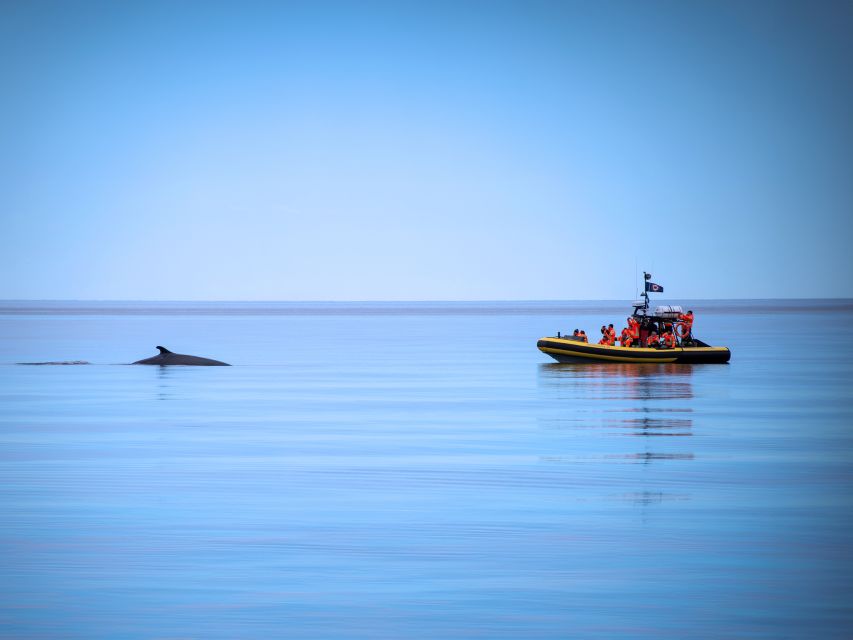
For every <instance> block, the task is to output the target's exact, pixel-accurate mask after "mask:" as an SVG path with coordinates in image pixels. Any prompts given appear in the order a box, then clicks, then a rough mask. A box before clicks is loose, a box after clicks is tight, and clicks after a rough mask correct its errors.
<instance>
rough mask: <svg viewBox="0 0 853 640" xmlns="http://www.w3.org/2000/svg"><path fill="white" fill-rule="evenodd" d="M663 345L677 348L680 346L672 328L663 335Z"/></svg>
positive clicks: (668, 347)
mask: <svg viewBox="0 0 853 640" xmlns="http://www.w3.org/2000/svg"><path fill="white" fill-rule="evenodd" d="M663 346H665V347H666V348H667V349H675V347H677V346H678V342H676V340H675V334H674V333H673V332H672V329H670V330H669V331H667V332H666V333H665V334H664V335H663Z"/></svg>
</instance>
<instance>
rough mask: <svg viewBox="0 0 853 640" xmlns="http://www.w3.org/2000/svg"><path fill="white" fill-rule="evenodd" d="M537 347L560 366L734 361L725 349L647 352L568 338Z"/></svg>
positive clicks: (706, 348) (540, 343)
mask: <svg viewBox="0 0 853 640" xmlns="http://www.w3.org/2000/svg"><path fill="white" fill-rule="evenodd" d="M536 346H537V347H539V350H540V351H541V352H542V353H547V354H548V355H549V356H551V357H552V358H554V360H556V361H557V362H566V363H568V362H632V363H636V364H664V363H675V364H725V363H726V362H728V361H729V359H730V358H731V357H732V354H731V351H729V350H728V349H727V348H726V347H709V346H700V347H686V348H682V347H677V348H675V349H646V348H634V347H615V346H614V347H611V346H607V345H601V344H589V343H586V342H579V341H577V340H569V339H565V338H542V339H540V340H539V341H538V342H537V343H536Z"/></svg>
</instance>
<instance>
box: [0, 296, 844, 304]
mask: <svg viewBox="0 0 853 640" xmlns="http://www.w3.org/2000/svg"><path fill="white" fill-rule="evenodd" d="M640 297H642V296H640ZM638 299H639V298H503V299H497V298H493V299H487V298H482V299H481V298H469V299H441V298H434V299H419V300H415V299H410V300H387V299H362V300H343V299H338V300H321V299H316V300H273V299H255V300H250V299H232V300H227V299H192V298H185V299H178V298H161V299H155V298H0V304H6V303H34V302H42V303H44V302H48V303H49V302H62V303H67V302H79V303H156V302H159V303H163V302H166V303H211V304H223V303H224V304H234V303H250V304H257V303H261V304H271V303H272V304H281V303H289V304H341V303H355V304H416V303H441V304H457V303H519V302H546V303H559V302H625V301H633V300H638ZM660 300H661V301H663V300H666V298H660ZM681 300H686V301H687V300H689V301H703V302H732V301H768V302H770V301H775V300H780V301H793V300H802V301H818V300H832V301H853V297H846V296H832V297H793V296H792V297H771V298H744V297H735V298H681ZM650 302H654V300H651V301H650Z"/></svg>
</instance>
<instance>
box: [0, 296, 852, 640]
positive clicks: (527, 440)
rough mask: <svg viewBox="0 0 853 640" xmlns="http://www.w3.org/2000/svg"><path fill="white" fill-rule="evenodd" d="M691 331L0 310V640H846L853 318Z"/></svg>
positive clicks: (580, 318) (599, 309)
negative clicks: (592, 350)
mask: <svg viewBox="0 0 853 640" xmlns="http://www.w3.org/2000/svg"><path fill="white" fill-rule="evenodd" d="M691 307H692V308H693V309H694V311H696V317H697V319H696V324H695V326H694V329H695V332H696V334H697V335H698V336H699V337H700V338H702V339H703V340H705V341H706V342H709V343H711V344H718V345H726V346H729V347H730V348H731V349H732V353H733V356H732V362H731V364H729V365H704V366H687V365H646V366H636V365H633V366H632V365H608V364H592V365H558V364H556V363H553V361H551V360H550V358H548V357H547V356H545V355H543V354H541V353H539V352H538V351H537V349H536V347H535V344H536V339H537V338H539V337H541V336H543V335H553V334H555V333H556V331H557V330H560V331H564V332H565V331H569V332H570V331H571V330H572V329H574V328H575V327H579V328H584V329H586V331H587V332H588V333H590V335H594V333H595V331H596V330H597V327H599V326H600V325H601V324H602V323H604V322H614V324H616V325H618V326H619V327H621V324H619V321H620V320H624V316H625V315H626V311H627V308H626V305H625V303H442V304H432V303H422V304H408V305H406V304H390V303H386V304H379V303H334V304H333V303H328V304H322V303H314V304H298V303H289V304H284V303H206V304H200V303H195V304H193V303H186V304H183V303H161V304H154V303H88V304H74V303H64V304H58V303H14V302H6V303H2V304H0V474H2V476H0V507H2V521H0V522H2V529H0V576H2V584H0V637H4V638H63V639H77V638H79V639H86V640H97V639H101V638H103V639H115V638H133V639H135V638H182V639H187V638H199V639H219V638H222V639H224V638H228V639H231V638H234V639H256V638H257V639H268V638H324V639H325V638H346V639H350V638H352V639H360V638H365V639H367V638H371V639H372V638H395V639H396V638H513V639H526V638H715V639H716V638H773V639H775V638H849V637H853V597H851V596H853V546H851V542H853V391H851V383H853V341H851V340H849V339H848V338H847V335H848V334H849V331H850V329H851V328H853V303H851V302H850V301H834V302H833V301H818V302H796V301H795V302H791V301H785V302H774V301H760V302H701V301H697V302H695V303H691ZM155 345H164V346H166V347H168V348H170V349H172V350H173V351H176V352H181V353H190V354H195V355H201V356H206V357H211V358H216V359H220V360H224V361H226V362H230V363H232V364H233V365H234V366H232V367H209V368H208V367H204V368H194V367H174V368H160V367H140V366H136V367H135V366H125V365H124V364H123V363H128V362H132V361H134V360H137V359H140V358H144V357H148V356H151V355H154V354H155V350H154V346H155ZM73 360H86V361H89V362H91V363H92V364H89V365H77V366H23V365H19V364H15V363H19V362H42V361H73Z"/></svg>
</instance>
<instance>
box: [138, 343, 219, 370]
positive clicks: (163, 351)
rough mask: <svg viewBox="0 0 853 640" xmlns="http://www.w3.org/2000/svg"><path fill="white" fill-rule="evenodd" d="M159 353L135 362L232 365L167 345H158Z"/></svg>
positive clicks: (201, 365)
mask: <svg viewBox="0 0 853 640" xmlns="http://www.w3.org/2000/svg"><path fill="white" fill-rule="evenodd" d="M157 350H158V351H159V352H160V354H159V355H156V356H153V357H151V358H145V359H144V360H137V361H136V362H134V363H133V364H153V365H160V366H170V365H184V366H190V367H230V366H231V365H229V364H228V363H227V362H220V361H219V360H213V359H211V358H200V357H199V356H189V355H186V354H183V353H173V352H172V351H169V350H168V349H167V348H166V347H161V346H159V345H158V346H157Z"/></svg>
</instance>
